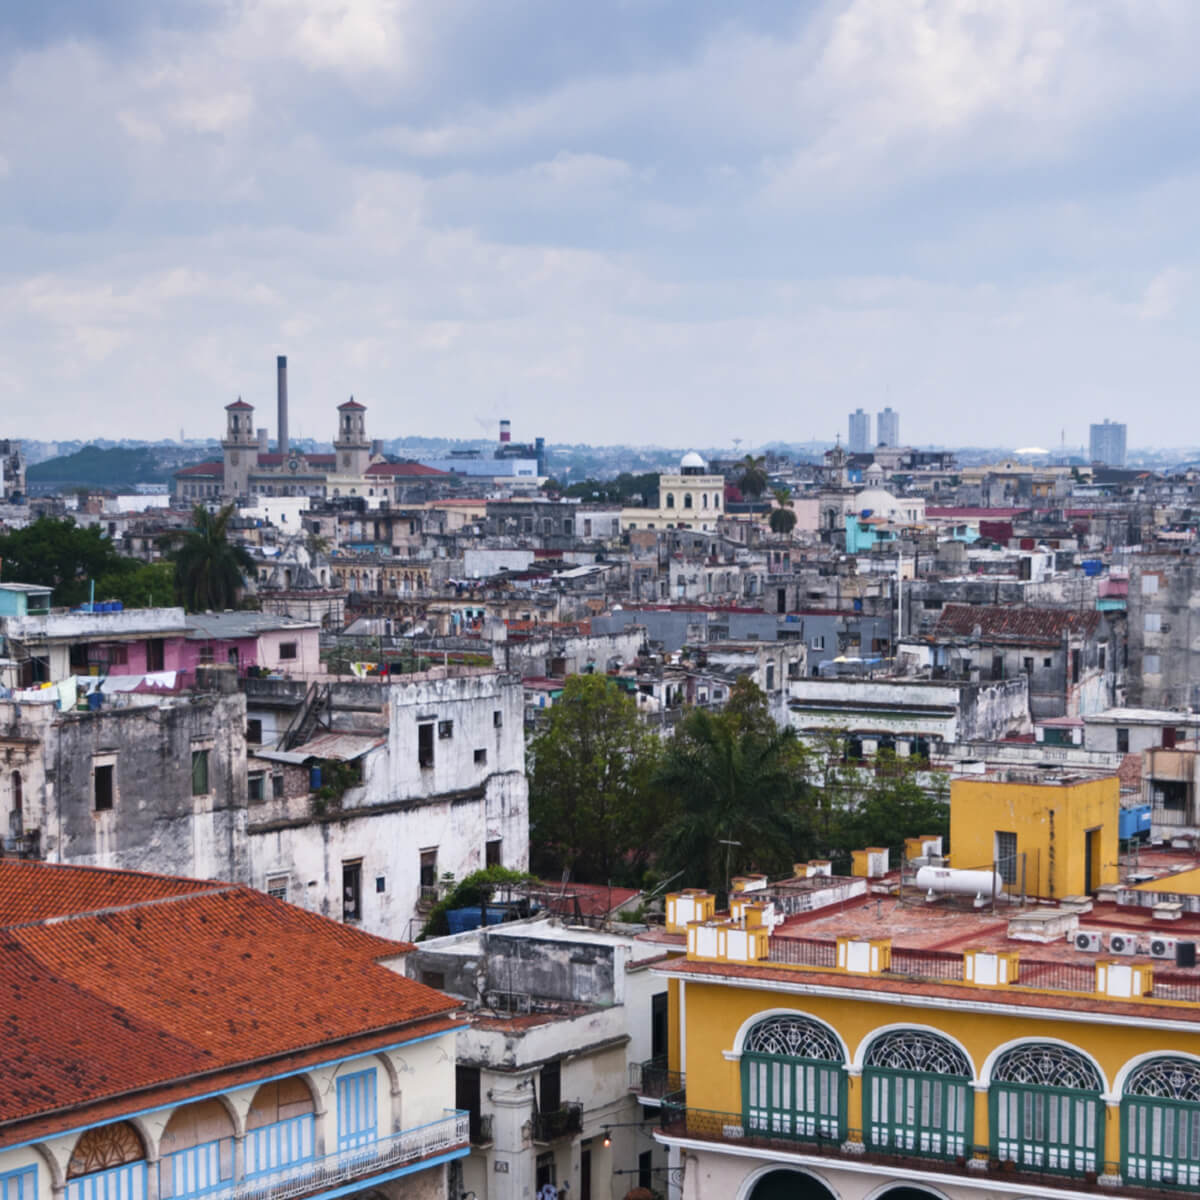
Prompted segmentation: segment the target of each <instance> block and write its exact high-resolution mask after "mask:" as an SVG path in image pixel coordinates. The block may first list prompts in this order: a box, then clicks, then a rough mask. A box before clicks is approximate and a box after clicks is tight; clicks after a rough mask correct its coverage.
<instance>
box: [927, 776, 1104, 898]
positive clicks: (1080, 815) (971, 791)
mask: <svg viewBox="0 0 1200 1200" xmlns="http://www.w3.org/2000/svg"><path fill="white" fill-rule="evenodd" d="M1119 811H1120V783H1119V781H1118V779H1117V777H1116V776H1115V775H1110V776H1106V777H1101V778H1096V777H1088V776H1083V775H1074V774H1070V773H1063V774H1047V773H1046V772H1044V771H1031V770H1029V769H1028V768H1026V769H1023V770H1012V771H1000V772H996V773H994V774H990V775H984V776H981V777H979V778H977V779H955V780H954V781H953V782H952V783H951V785H950V852H951V862H952V863H953V865H954V866H955V867H962V868H977V867H991V866H992V864H993V863H994V864H995V865H996V869H997V870H998V871H999V872H1000V875H1001V877H1002V878H1003V880H1004V882H1005V883H1006V884H1007V885H1009V886H1010V887H1012V888H1014V889H1016V891H1017V892H1019V893H1024V894H1026V895H1029V896H1040V897H1043V898H1045V899H1049V900H1058V899H1061V898H1062V897H1064V896H1083V895H1089V894H1092V893H1094V892H1095V891H1096V889H1097V888H1098V887H1100V886H1102V885H1103V884H1107V883H1116V882H1117V822H1118V815H1119Z"/></svg>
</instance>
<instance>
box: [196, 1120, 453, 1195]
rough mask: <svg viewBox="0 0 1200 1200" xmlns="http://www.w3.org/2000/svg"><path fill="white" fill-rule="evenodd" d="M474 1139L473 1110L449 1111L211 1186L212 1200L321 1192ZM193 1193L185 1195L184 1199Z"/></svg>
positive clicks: (431, 1155) (440, 1152) (207, 1192)
mask: <svg viewBox="0 0 1200 1200" xmlns="http://www.w3.org/2000/svg"><path fill="white" fill-rule="evenodd" d="M469 1140H470V1114H468V1113H467V1112H465V1111H463V1110H458V1109H454V1110H448V1111H447V1113H446V1115H445V1116H444V1117H441V1118H439V1119H438V1120H436V1121H430V1122H429V1123H428V1124H426V1125H418V1126H416V1127H414V1128H412V1129H405V1130H404V1131H402V1132H401V1133H394V1134H391V1135H390V1136H388V1137H382V1138H378V1139H377V1140H376V1141H373V1142H367V1143H366V1144H365V1145H362V1146H354V1147H351V1148H347V1149H343V1150H338V1151H335V1152H334V1153H333V1154H325V1155H323V1156H322V1157H320V1158H308V1159H305V1160H302V1161H300V1162H294V1163H289V1164H287V1165H285V1166H281V1167H277V1168H275V1169H274V1170H269V1171H260V1172H257V1173H256V1174H255V1175H253V1176H252V1177H250V1178H246V1179H237V1180H232V1181H231V1182H228V1183H222V1184H220V1185H218V1186H217V1187H212V1188H208V1189H206V1190H205V1192H204V1195H205V1197H206V1200H295V1198H297V1197H301V1196H308V1195H311V1194H312V1193H315V1192H324V1191H329V1190H332V1189H335V1188H339V1187H342V1186H344V1185H345V1184H348V1183H352V1182H353V1181H355V1180H358V1179H367V1178H369V1177H370V1176H372V1175H379V1174H382V1173H383V1172H385V1171H388V1170H391V1169H392V1168H394V1167H401V1166H404V1165H405V1164H406V1163H412V1162H419V1161H420V1160H421V1159H423V1158H431V1157H433V1156H434V1155H437V1154H444V1153H445V1152H446V1151H448V1150H453V1149H455V1148H457V1147H463V1148H465V1147H467V1146H468V1144H469ZM190 1194H192V1193H188V1192H183V1193H179V1197H180V1200H183V1197H184V1196H185V1195H190Z"/></svg>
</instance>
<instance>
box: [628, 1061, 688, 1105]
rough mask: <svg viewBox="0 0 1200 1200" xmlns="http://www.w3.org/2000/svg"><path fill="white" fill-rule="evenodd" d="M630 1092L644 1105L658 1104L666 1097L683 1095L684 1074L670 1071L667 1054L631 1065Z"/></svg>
mask: <svg viewBox="0 0 1200 1200" xmlns="http://www.w3.org/2000/svg"><path fill="white" fill-rule="evenodd" d="M629 1090H630V1091H631V1092H633V1093H634V1094H635V1095H636V1096H637V1098H638V1101H639V1102H640V1103H642V1104H658V1103H661V1102H662V1100H663V1097H665V1096H672V1097H675V1096H677V1095H682V1094H683V1091H684V1077H683V1072H682V1071H672V1070H669V1069H668V1067H667V1056H666V1055H665V1054H660V1055H657V1056H656V1057H654V1058H648V1059H646V1061H645V1062H640V1063H630V1064H629Z"/></svg>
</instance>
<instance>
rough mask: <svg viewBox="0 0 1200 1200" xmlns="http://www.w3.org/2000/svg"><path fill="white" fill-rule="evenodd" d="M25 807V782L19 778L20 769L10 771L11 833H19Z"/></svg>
mask: <svg viewBox="0 0 1200 1200" xmlns="http://www.w3.org/2000/svg"><path fill="white" fill-rule="evenodd" d="M24 808H25V783H24V780H22V778H21V772H20V771H14V772H13V773H12V816H11V818H10V820H11V822H12V826H13V833H20V832H21V829H20V826H21V824H22V820H21V818H22V814H23V812H24Z"/></svg>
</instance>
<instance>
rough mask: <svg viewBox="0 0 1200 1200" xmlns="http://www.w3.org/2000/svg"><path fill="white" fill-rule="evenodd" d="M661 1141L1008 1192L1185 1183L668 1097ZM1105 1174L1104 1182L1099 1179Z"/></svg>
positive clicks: (1121, 1189)
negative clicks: (785, 1121) (904, 1148)
mask: <svg viewBox="0 0 1200 1200" xmlns="http://www.w3.org/2000/svg"><path fill="white" fill-rule="evenodd" d="M656 1136H657V1138H658V1140H659V1141H668V1142H669V1141H673V1140H675V1139H687V1140H689V1141H700V1142H711V1143H714V1144H716V1145H727V1146H730V1147H737V1148H738V1149H739V1150H741V1151H744V1150H746V1149H754V1150H763V1151H770V1152H772V1153H780V1152H782V1153H785V1154H786V1153H790V1154H794V1155H796V1156H797V1157H798V1158H799V1157H803V1158H805V1159H808V1158H824V1159H835V1160H836V1159H841V1160H843V1161H845V1162H846V1164H847V1165H853V1166H856V1167H859V1166H862V1165H863V1164H870V1165H872V1166H877V1167H879V1166H882V1167H889V1168H891V1169H893V1170H902V1171H906V1172H912V1173H913V1175H914V1176H919V1175H920V1174H922V1173H928V1174H930V1175H931V1176H937V1177H938V1178H940V1179H942V1180H943V1181H945V1180H946V1179H947V1177H950V1176H953V1177H956V1178H958V1179H959V1181H960V1183H961V1184H964V1185H967V1186H975V1187H980V1188H982V1189H990V1188H993V1187H994V1186H995V1185H997V1184H1007V1185H1008V1187H1006V1188H1005V1190H1006V1191H1009V1190H1016V1191H1019V1190H1021V1189H1022V1188H1023V1187H1024V1188H1032V1187H1041V1188H1053V1189H1056V1190H1062V1191H1063V1192H1064V1193H1074V1194H1077V1195H1078V1194H1100V1195H1109V1196H1112V1195H1120V1196H1123V1197H1132V1198H1135V1200H1136V1198H1142V1200H1166V1198H1168V1197H1178V1196H1179V1195H1180V1189H1181V1188H1184V1187H1185V1185H1183V1184H1182V1183H1180V1184H1174V1183H1171V1182H1170V1181H1168V1180H1167V1179H1166V1178H1164V1179H1163V1180H1162V1181H1161V1182H1157V1183H1155V1184H1152V1185H1150V1186H1137V1185H1136V1184H1135V1185H1133V1186H1130V1185H1129V1184H1127V1183H1121V1184H1120V1185H1119V1186H1118V1187H1115V1188H1114V1186H1113V1183H1114V1182H1115V1181H1116V1180H1119V1179H1120V1177H1121V1164H1120V1163H1115V1162H1104V1163H1099V1164H1097V1166H1098V1167H1100V1170H1097V1171H1086V1172H1081V1173H1079V1174H1077V1175H1069V1174H1068V1175H1064V1174H1061V1173H1056V1172H1051V1171H1048V1170H1047V1171H1038V1170H1036V1169H1034V1168H1031V1167H1027V1166H1024V1165H1019V1164H1017V1163H1015V1162H1011V1161H1005V1160H1001V1159H999V1158H997V1157H995V1156H994V1155H993V1153H992V1151H991V1149H990V1148H989V1147H987V1146H967V1147H966V1153H965V1154H962V1155H958V1156H957V1157H954V1158H943V1157H937V1156H921V1155H917V1154H903V1153H896V1152H886V1151H882V1150H879V1149H875V1148H873V1147H872V1146H871V1145H870V1143H869V1141H868V1140H867V1138H866V1137H865V1135H864V1133H863V1131H861V1130H858V1129H847V1130H845V1131H844V1132H839V1133H838V1134H837V1136H834V1135H833V1134H832V1132H830V1133H824V1132H822V1131H820V1130H819V1129H817V1130H814V1131H812V1132H810V1133H799V1132H797V1133H788V1134H782V1133H776V1132H774V1131H772V1132H765V1131H763V1130H756V1129H748V1128H747V1127H746V1125H745V1117H744V1115H743V1114H742V1113H730V1112H713V1111H711V1110H707V1109H697V1108H687V1107H685V1106H683V1105H678V1104H675V1103H674V1102H673V1098H672V1101H668V1102H666V1103H664V1104H663V1106H662V1115H661V1121H660V1126H659V1130H658V1133H657V1135H656ZM1101 1179H1103V1180H1104V1183H1101V1182H1100V1180H1101Z"/></svg>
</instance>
